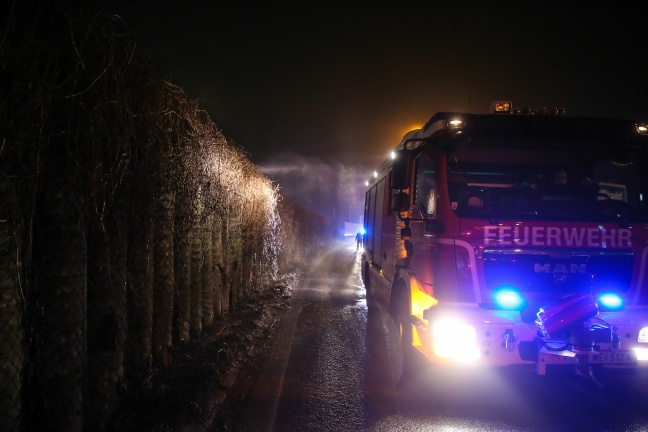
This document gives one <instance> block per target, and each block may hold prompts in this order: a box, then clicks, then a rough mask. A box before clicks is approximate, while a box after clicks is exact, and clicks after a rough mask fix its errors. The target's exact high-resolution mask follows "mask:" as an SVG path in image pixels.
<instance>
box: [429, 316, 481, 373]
mask: <svg viewBox="0 0 648 432" xmlns="http://www.w3.org/2000/svg"><path fill="white" fill-rule="evenodd" d="M432 350H433V351H434V354H435V355H437V356H438V357H441V358H444V359H447V360H452V361H456V362H460V363H469V362H472V361H475V360H477V359H478V358H479V355H480V353H479V347H478V346H477V331H476V330H475V327H473V326H471V325H469V324H466V323H464V322H462V321H460V320H458V319H455V318H443V319H440V320H438V321H435V322H434V324H433V329H432Z"/></svg>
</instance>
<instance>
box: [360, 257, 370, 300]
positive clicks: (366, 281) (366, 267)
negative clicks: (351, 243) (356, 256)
mask: <svg viewBox="0 0 648 432" xmlns="http://www.w3.org/2000/svg"><path fill="white" fill-rule="evenodd" d="M369 279H370V278H369V264H366V263H365V265H364V271H363V272H362V282H363V283H364V286H365V296H366V297H367V301H369V300H372V298H371V284H370V282H369Z"/></svg>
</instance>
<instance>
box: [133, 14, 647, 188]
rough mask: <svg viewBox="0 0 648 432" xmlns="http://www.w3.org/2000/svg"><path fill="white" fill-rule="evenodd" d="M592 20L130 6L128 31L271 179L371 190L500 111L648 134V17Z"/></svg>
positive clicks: (160, 69)
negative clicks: (554, 113) (427, 144)
mask: <svg viewBox="0 0 648 432" xmlns="http://www.w3.org/2000/svg"><path fill="white" fill-rule="evenodd" d="M594 5H595V3H592V2H567V1H564V2H554V1H544V2H526V1H517V2H509V1H498V2H495V1H482V2H464V1H452V2H435V1H427V2H404V1H401V2H398V3H391V2H387V3H386V4H379V3H378V2H353V3H351V2H348V3H337V4H336V3H332V2H325V3H319V2H317V3H311V2H300V3H294V2H292V3H291V2H287V3H282V4H272V2H263V3H259V4H255V3H250V2H238V1H237V2H234V1H200V2H198V1H184V2H179V1H176V2H168V1H167V2H159V1H155V2H153V1H151V2H142V1H135V2H134V3H132V4H131V5H129V6H128V7H127V8H124V12H123V15H124V17H125V19H126V20H127V22H129V23H130V25H131V27H132V29H133V30H134V31H135V32H136V33H137V34H138V45H139V48H140V50H141V51H140V54H141V55H145V56H146V57H145V58H149V59H150V62H151V63H153V64H154V65H155V66H156V68H157V70H158V74H159V75H160V76H161V77H162V78H166V79H168V80H169V81H171V82H173V83H174V84H176V85H178V86H180V87H182V88H184V89H185V91H186V92H187V94H188V96H189V97H190V98H192V99H197V100H199V107H200V108H202V109H204V110H206V111H207V112H208V113H209V115H210V117H211V119H212V121H213V122H214V123H215V124H216V125H217V126H218V127H219V128H220V129H221V130H222V132H223V133H224V135H225V136H226V137H227V138H228V139H230V140H231V141H233V142H235V143H236V144H238V145H239V146H240V147H242V148H243V149H245V150H246V151H247V152H248V153H249V156H250V159H251V160H252V161H253V162H255V163H256V164H258V165H259V166H265V167H266V170H268V172H270V171H271V170H272V169H275V170H278V166H279V165H278V163H279V161H286V162H288V161H291V160H292V161H302V162H301V166H302V167H306V166H307V165H306V163H307V162H306V161H310V162H313V163H315V164H318V166H323V165H322V164H324V165H328V166H331V165H337V166H339V164H343V165H344V167H345V168H348V169H351V170H353V171H355V172H357V173H361V174H359V175H365V172H370V171H371V170H373V168H374V167H375V166H376V165H378V164H379V163H380V162H381V161H382V159H383V158H384V157H386V156H387V154H388V153H389V151H390V150H391V149H393V148H394V147H395V146H396V145H397V144H398V142H399V140H400V138H401V137H402V135H403V134H404V133H405V132H407V131H408V130H410V129H412V128H413V127H415V126H417V125H418V126H420V125H422V124H424V123H425V122H426V121H427V120H428V119H429V118H430V117H431V116H432V115H433V114H434V113H435V112H438V111H469V112H475V113H481V112H488V111H489V110H490V105H491V102H492V101H493V100H496V99H506V100H511V101H513V105H514V106H516V107H522V106H530V107H542V106H548V107H563V108H565V109H566V111H567V113H568V114H573V115H578V116H596V117H599V116H614V117H626V118H631V119H634V120H637V121H648V67H647V63H648V62H647V61H646V49H647V47H648V25H646V12H647V11H648V7H646V6H642V7H641V9H638V8H637V6H635V5H632V4H631V3H623V2H611V3H605V5H604V6H605V7H600V6H598V5H597V7H594ZM612 8H616V9H612ZM273 167H274V168H273Z"/></svg>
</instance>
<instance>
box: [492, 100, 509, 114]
mask: <svg viewBox="0 0 648 432" xmlns="http://www.w3.org/2000/svg"><path fill="white" fill-rule="evenodd" d="M512 109H513V104H512V103H511V102H510V101H495V102H493V113H496V114H509V113H511V111H512Z"/></svg>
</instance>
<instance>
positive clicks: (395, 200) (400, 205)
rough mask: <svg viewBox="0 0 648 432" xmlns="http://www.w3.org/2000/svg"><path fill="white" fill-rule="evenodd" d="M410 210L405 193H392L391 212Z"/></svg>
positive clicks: (408, 200) (408, 198) (408, 197)
mask: <svg viewBox="0 0 648 432" xmlns="http://www.w3.org/2000/svg"><path fill="white" fill-rule="evenodd" d="M409 208H410V196H409V194H407V193H405V192H394V194H393V195H392V200H391V210H392V211H395V212H402V211H407V210H409Z"/></svg>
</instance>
